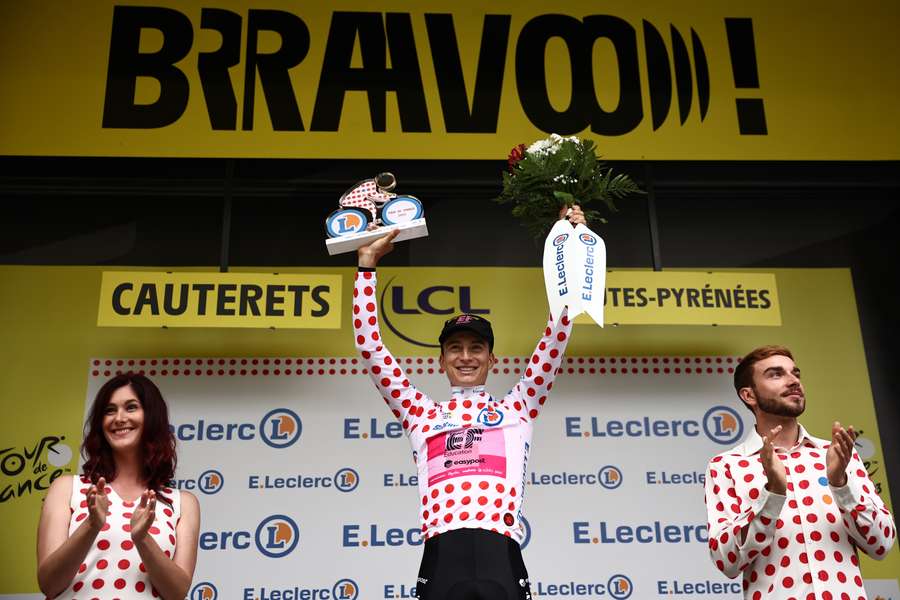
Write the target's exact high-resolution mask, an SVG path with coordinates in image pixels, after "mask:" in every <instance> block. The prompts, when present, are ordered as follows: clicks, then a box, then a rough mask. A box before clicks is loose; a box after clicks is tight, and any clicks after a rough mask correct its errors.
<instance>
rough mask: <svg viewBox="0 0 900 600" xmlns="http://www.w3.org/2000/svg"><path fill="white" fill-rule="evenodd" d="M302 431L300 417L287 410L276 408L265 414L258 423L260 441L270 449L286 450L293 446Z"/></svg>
mask: <svg viewBox="0 0 900 600" xmlns="http://www.w3.org/2000/svg"><path fill="white" fill-rule="evenodd" d="M301 431H303V424H302V422H301V421H300V417H299V416H298V415H297V413H295V412H294V411H292V410H290V409H288V408H276V409H275V410H271V411H269V412H268V413H266V416H264V417H263V418H262V420H261V421H260V422H259V433H260V436H261V437H262V440H263V441H264V442H265V443H266V444H267V445H269V446H271V447H272V448H277V449H281V448H287V447H288V446H291V445H293V444H294V443H295V442H296V441H297V440H298V439H299V438H300V432H301Z"/></svg>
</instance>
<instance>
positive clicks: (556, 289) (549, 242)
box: [544, 220, 606, 327]
mask: <svg viewBox="0 0 900 600" xmlns="http://www.w3.org/2000/svg"><path fill="white" fill-rule="evenodd" d="M544 285H545V286H546V288H547V301H548V303H549V304H550V314H551V315H552V316H553V318H554V319H555V318H557V317H558V316H559V314H560V312H561V311H562V309H563V307H566V306H568V307H569V318H570V319H574V318H575V317H577V316H578V315H580V314H581V313H582V312H586V313H587V314H588V315H590V317H591V318H592V319H593V320H594V322H596V323H597V324H598V325H600V326H601V327H603V303H604V298H605V297H606V244H605V243H604V242H603V238H601V237H600V236H599V235H597V234H596V233H594V232H593V231H591V230H590V229H588V228H587V227H586V226H585V225H582V224H578V225H577V226H576V227H572V224H571V223H569V222H568V221H566V220H561V221H557V222H556V224H555V225H554V226H553V228H552V229H551V230H550V233H549V234H548V235H547V239H546V241H545V242H544Z"/></svg>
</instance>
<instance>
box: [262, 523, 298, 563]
mask: <svg viewBox="0 0 900 600" xmlns="http://www.w3.org/2000/svg"><path fill="white" fill-rule="evenodd" d="M299 541H300V528H299V527H298V526H297V523H295V522H294V520H293V519H291V518H290V517H287V516H285V515H272V516H271V517H268V518H266V519H264V520H263V521H262V522H261V523H260V524H259V527H257V528H256V547H257V548H259V551H260V552H262V553H263V554H264V555H266V556H268V557H269V558H281V557H282V556H287V555H288V554H290V553H291V552H292V551H293V550H294V548H296V547H297V542H299Z"/></svg>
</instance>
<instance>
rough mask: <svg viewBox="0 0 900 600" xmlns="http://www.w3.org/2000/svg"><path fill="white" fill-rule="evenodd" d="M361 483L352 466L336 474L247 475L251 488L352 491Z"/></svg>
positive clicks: (339, 470)
mask: <svg viewBox="0 0 900 600" xmlns="http://www.w3.org/2000/svg"><path fill="white" fill-rule="evenodd" d="M358 485H359V473H357V472H356V470H355V469H351V468H350V467H342V468H340V469H338V470H337V471H336V472H335V473H334V475H321V474H314V473H304V474H299V473H298V474H291V475H275V474H272V473H261V474H251V475H249V476H248V477H247V487H248V488H249V489H251V490H263V491H268V490H312V489H334V490H337V491H339V492H344V493H347V492H352V491H353V490H355V489H356V488H357V486H358Z"/></svg>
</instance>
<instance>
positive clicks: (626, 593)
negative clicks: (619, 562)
mask: <svg viewBox="0 0 900 600" xmlns="http://www.w3.org/2000/svg"><path fill="white" fill-rule="evenodd" d="M606 590H607V591H608V592H609V595H610V596H612V597H613V598H615V599H616V600H625V598H628V597H630V596H631V592H633V591H634V586H633V585H632V583H631V580H630V579H628V578H627V577H626V576H624V575H613V576H612V577H610V578H609V582H608V583H607V584H606Z"/></svg>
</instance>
